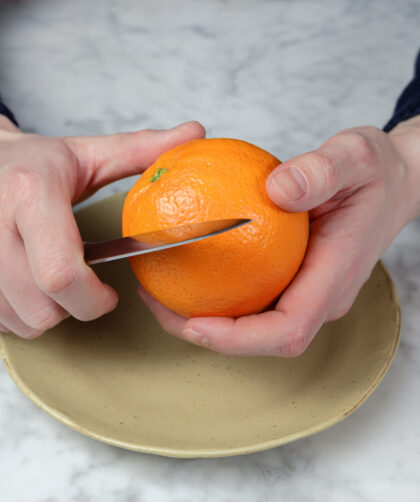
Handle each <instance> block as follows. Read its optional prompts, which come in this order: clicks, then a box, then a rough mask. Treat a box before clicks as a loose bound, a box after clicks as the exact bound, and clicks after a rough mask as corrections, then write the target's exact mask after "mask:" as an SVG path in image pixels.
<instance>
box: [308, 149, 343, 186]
mask: <svg viewBox="0 0 420 502" xmlns="http://www.w3.org/2000/svg"><path fill="white" fill-rule="evenodd" d="M309 155H311V164H312V166H313V167H314V169H315V172H316V174H317V176H318V177H319V178H320V179H321V182H322V184H323V185H324V187H325V188H331V187H334V186H336V185H337V183H338V177H339V173H338V168H337V165H336V164H335V163H334V162H333V160H332V159H331V158H330V157H329V156H328V155H326V154H325V153H323V152H320V151H317V152H313V153H311V154H309Z"/></svg>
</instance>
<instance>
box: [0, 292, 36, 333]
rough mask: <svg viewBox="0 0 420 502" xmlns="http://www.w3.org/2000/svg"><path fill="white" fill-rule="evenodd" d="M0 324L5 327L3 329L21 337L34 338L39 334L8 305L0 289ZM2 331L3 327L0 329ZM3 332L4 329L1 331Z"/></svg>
mask: <svg viewBox="0 0 420 502" xmlns="http://www.w3.org/2000/svg"><path fill="white" fill-rule="evenodd" d="M0 324H1V325H2V326H4V327H5V331H11V332H12V333H14V334H15V335H18V336H21V337H22V338H35V337H36V336H39V334H40V333H38V332H37V331H36V330H34V329H33V328H30V327H29V326H27V325H26V324H25V323H24V322H23V321H22V319H20V317H19V316H18V315H17V314H16V312H15V311H14V310H13V309H12V307H11V306H10V303H9V302H8V301H7V298H6V297H5V295H4V294H3V293H2V292H1V291H0ZM0 331H3V329H0ZM3 332H4V331H3Z"/></svg>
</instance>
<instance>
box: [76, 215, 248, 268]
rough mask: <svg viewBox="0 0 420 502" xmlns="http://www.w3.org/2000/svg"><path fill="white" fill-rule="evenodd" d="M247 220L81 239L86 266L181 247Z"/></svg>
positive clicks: (216, 221) (203, 223)
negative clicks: (93, 239) (84, 240)
mask: <svg viewBox="0 0 420 502" xmlns="http://www.w3.org/2000/svg"><path fill="white" fill-rule="evenodd" d="M250 221H252V220H249V219H244V218H240V219H234V220H233V219H225V220H212V221H206V222H200V223H189V224H187V225H180V226H177V227H172V228H168V229H165V230H157V231H155V232H148V233H144V234H137V235H131V236H129V237H121V238H119V239H114V240H110V241H101V242H84V243H83V246H84V253H85V261H86V263H87V264H88V265H94V264H95V263H102V262H106V261H113V260H120V259H121V258H128V257H130V256H136V255H139V254H145V253H153V252H155V251H162V250H163V249H169V248H174V247H176V246H183V245H184V244H190V243H191V242H197V241H200V240H202V239H207V238H208V237H213V236H215V235H219V234H222V233H223V232H228V231H229V230H233V229H234V228H239V227H241V226H242V225H246V224H247V223H249V222H250Z"/></svg>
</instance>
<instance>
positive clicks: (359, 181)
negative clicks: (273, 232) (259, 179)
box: [266, 134, 371, 212]
mask: <svg viewBox="0 0 420 502" xmlns="http://www.w3.org/2000/svg"><path fill="white" fill-rule="evenodd" d="M351 143H353V141H351V142H350V141H346V138H345V135H344V134H341V135H338V136H336V137H334V138H331V139H330V140H328V141H327V142H326V143H324V145H322V146H321V147H320V148H319V149H318V150H315V151H313V152H309V153H305V154H303V155H299V156H298V157H295V158H293V159H290V160H288V161H287V162H284V163H283V164H280V166H278V167H277V168H276V169H274V171H272V172H271V173H270V175H269V177H268V179H267V182H266V190H267V193H268V196H269V197H270V198H271V200H272V201H273V202H274V203H275V204H277V205H278V206H280V207H281V208H283V209H285V210H287V211H294V212H295V211H309V210H311V209H314V208H315V207H317V206H319V205H321V204H323V203H324V202H326V201H328V200H330V199H331V198H332V197H334V196H335V195H336V194H337V193H338V192H340V191H343V190H345V191H347V190H352V189H356V188H359V187H360V186H362V185H364V184H365V183H366V181H367V180H368V179H369V178H370V176H371V170H370V169H366V165H364V162H361V159H360V158H359V155H358V154H357V150H356V151H355V150H354V149H353V148H352V144H351Z"/></svg>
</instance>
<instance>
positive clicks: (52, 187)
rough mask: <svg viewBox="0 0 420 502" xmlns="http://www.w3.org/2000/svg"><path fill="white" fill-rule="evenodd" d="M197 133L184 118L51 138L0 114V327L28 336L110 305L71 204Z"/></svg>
mask: <svg viewBox="0 0 420 502" xmlns="http://www.w3.org/2000/svg"><path fill="white" fill-rule="evenodd" d="M203 135H204V130H203V128H202V126H201V125H200V124H198V123H196V122H190V123H187V124H184V125H182V126H179V127H177V128H174V129H170V130H168V131H153V130H148V131H140V132H135V133H127V134H115V135H112V136H104V137H71V138H49V137H42V136H37V135H34V134H23V133H22V132H21V131H19V129H18V128H16V127H15V126H14V125H13V124H12V123H11V122H10V121H8V120H7V119H6V118H5V117H0V243H1V246H0V331H12V332H14V333H16V334H18V335H20V336H22V337H26V338H34V337H36V336H38V335H40V334H41V333H43V332H44V331H45V330H47V329H48V328H51V327H52V326H54V325H56V324H57V323H59V322H60V321H61V320H62V319H64V318H65V317H68V316H69V315H72V316H74V317H76V318H77V319H80V320H82V321H88V320H91V319H95V318H97V317H99V316H101V315H103V314H105V313H106V312H109V311H110V310H112V309H114V307H115V306H116V304H117V301H118V298H117V294H116V292H115V291H114V290H113V289H112V288H111V287H110V286H108V285H106V284H104V283H102V282H101V281H100V280H99V279H98V277H97V276H96V275H95V273H94V272H93V270H92V269H91V268H90V267H88V266H87V265H86V263H85V262H84V259H83V245H82V239H81V237H80V234H79V231H78V228H77V226H76V222H75V220H74V218H73V213H72V203H74V202H76V201H80V200H82V199H84V198H86V197H88V196H89V195H91V194H92V193H93V192H95V191H96V190H98V189H99V188H100V187H102V186H104V185H105V184H107V183H110V182H111V181H114V180H116V179H119V178H123V177H126V176H130V175H133V174H136V173H139V172H140V171H142V170H144V169H145V168H147V167H148V166H149V165H150V164H151V163H152V162H153V161H154V160H155V159H156V158H157V157H158V156H159V155H160V154H161V153H162V152H164V151H165V150H168V149H169V148H172V147H174V146H176V145H177V144H180V143H183V142H185V141H188V140H190V139H194V138H199V137H203Z"/></svg>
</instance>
